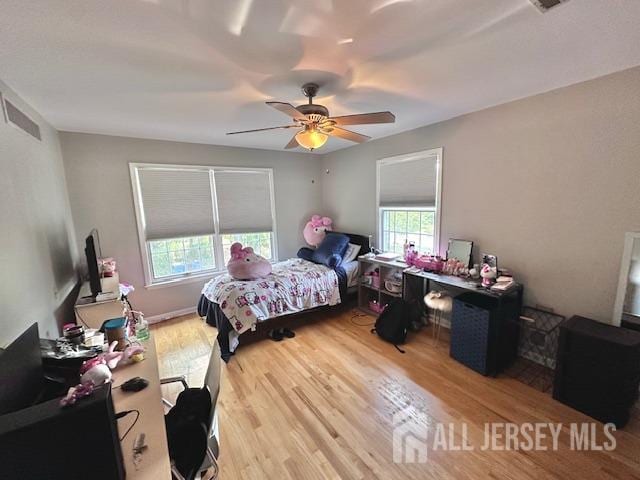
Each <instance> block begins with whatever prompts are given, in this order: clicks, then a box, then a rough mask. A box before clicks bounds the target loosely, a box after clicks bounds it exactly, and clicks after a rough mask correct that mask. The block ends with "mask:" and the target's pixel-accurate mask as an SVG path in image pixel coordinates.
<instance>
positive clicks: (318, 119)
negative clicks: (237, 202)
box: [227, 83, 396, 150]
mask: <svg viewBox="0 0 640 480" xmlns="http://www.w3.org/2000/svg"><path fill="white" fill-rule="evenodd" d="M319 88H320V87H319V86H318V85H317V84H315V83H305V84H304V85H303V86H302V93H303V94H304V95H305V97H307V98H308V99H309V103H308V104H304V105H298V106H297V107H294V106H293V105H291V104H290V103H284V102H266V104H267V105H269V106H270V107H273V108H275V109H276V110H279V111H281V112H282V113H284V114H285V115H289V116H290V117H291V118H293V122H294V123H293V124H292V125H282V126H279V127H267V128H256V129H254V130H243V131H241V132H229V133H227V135H237V134H239V133H251V132H263V131H266V130H280V129H284V128H297V129H299V131H298V132H297V133H296V134H295V135H294V136H293V138H292V139H291V140H290V141H289V143H287V144H286V145H285V147H284V148H286V149H290V148H296V147H297V146H301V147H304V148H308V149H309V150H314V149H316V148H320V147H321V146H323V145H324V144H325V143H326V141H327V139H328V138H329V137H330V136H332V137H339V138H344V139H345V140H350V141H352V142H356V143H362V142H366V141H367V140H369V138H371V137H368V136H366V135H362V134H360V133H356V132H352V131H351V130H346V129H344V128H342V127H343V126H344V125H364V124H370V123H394V122H395V121H396V117H395V115H394V114H393V113H391V112H374V113H361V114H356V115H342V116H340V117H330V116H329V110H328V109H327V107H325V106H324V105H319V104H316V103H313V97H315V96H316V95H317V93H318V89H319Z"/></svg>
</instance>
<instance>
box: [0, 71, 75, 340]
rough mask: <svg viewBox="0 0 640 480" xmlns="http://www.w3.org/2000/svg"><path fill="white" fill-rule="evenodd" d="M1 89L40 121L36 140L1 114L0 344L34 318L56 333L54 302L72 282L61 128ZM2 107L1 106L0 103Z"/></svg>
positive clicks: (43, 330) (0, 87) (43, 332)
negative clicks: (40, 136)
mask: <svg viewBox="0 0 640 480" xmlns="http://www.w3.org/2000/svg"><path fill="white" fill-rule="evenodd" d="M0 92H2V94H3V95H4V96H5V97H6V98H8V99H9V101H11V102H12V103H13V104H14V105H16V106H17V107H18V108H20V109H21V110H22V111H23V112H25V113H26V114H27V115H28V116H29V117H30V118H31V119H32V120H34V121H35V122H37V123H38V124H39V125H40V131H41V135H42V141H41V142H39V141H37V140H36V139H34V138H33V137H31V136H29V135H28V134H26V133H24V132H23V131H22V130H19V129H17V128H15V127H13V126H11V125H10V124H8V123H6V122H5V120H4V118H3V115H2V113H0V172H1V174H0V205H1V209H0V266H1V268H2V278H3V280H2V286H1V287H0V305H1V306H2V313H1V314H0V346H4V345H6V344H8V343H10V342H11V341H13V340H14V339H15V338H16V337H17V336H18V335H19V334H20V333H22V331H24V330H25V328H27V327H28V326H29V325H31V324H32V323H33V322H38V324H39V325H38V326H39V330H40V336H42V337H57V336H58V334H59V331H58V325H57V318H56V317H58V318H59V319H60V321H63V320H62V319H61V318H60V316H59V315H58V314H59V313H60V312H59V307H60V306H61V304H62V303H63V301H64V300H65V298H66V297H67V296H68V295H69V294H70V291H71V289H72V288H73V286H74V285H75V283H77V281H76V275H75V270H74V269H75V267H74V262H75V258H76V254H75V248H72V246H71V244H72V243H73V242H74V241H73V235H74V233H73V224H72V220H71V210H70V208H69V199H68V197H67V190H66V185H65V176H64V167H63V163H62V156H61V153H60V144H59V140H58V133H57V132H56V131H55V130H54V129H53V128H51V127H50V126H49V125H48V124H47V123H46V122H45V121H44V120H43V119H42V118H41V117H40V116H39V115H38V114H37V112H35V111H34V110H32V109H31V108H30V107H29V106H28V105H27V104H26V103H25V102H24V101H22V100H21V99H20V98H19V97H18V96H17V95H16V94H15V93H14V92H13V91H11V90H10V89H9V87H8V86H7V85H5V84H4V83H2V82H0ZM0 110H1V108H0Z"/></svg>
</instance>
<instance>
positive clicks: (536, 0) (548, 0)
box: [531, 0, 569, 13]
mask: <svg viewBox="0 0 640 480" xmlns="http://www.w3.org/2000/svg"><path fill="white" fill-rule="evenodd" d="M568 1H569V0H531V3H533V4H534V5H535V6H536V7H537V8H538V10H540V11H541V12H542V13H545V12H547V11H549V10H551V9H552V8H554V7H557V6H558V5H560V4H561V3H567V2H568Z"/></svg>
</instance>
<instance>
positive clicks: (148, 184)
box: [130, 164, 276, 285]
mask: <svg viewBox="0 0 640 480" xmlns="http://www.w3.org/2000/svg"><path fill="white" fill-rule="evenodd" d="M130 170H131V181H132V185H133V191H134V200H135V208H136V217H137V220H138V234H139V237H140V246H141V250H142V257H143V264H144V267H145V280H146V283H147V285H153V284H157V283H166V282H169V281H176V280H180V279H183V278H185V277H190V276H193V275H194V274H195V275H205V274H211V273H212V272H219V271H223V270H224V268H225V267H224V266H225V265H226V263H227V261H228V260H229V257H230V254H229V248H230V247H231V244H233V243H234V242H241V243H242V244H243V245H244V246H251V247H253V249H254V250H255V251H256V252H257V253H259V254H260V255H262V256H264V257H266V258H268V259H270V260H272V261H276V254H275V252H276V248H275V247H276V245H275V232H274V231H275V216H274V209H273V174H272V170H271V169H248V168H247V169H245V168H229V167H192V166H182V165H180V166H179V165H151V164H131V165H130Z"/></svg>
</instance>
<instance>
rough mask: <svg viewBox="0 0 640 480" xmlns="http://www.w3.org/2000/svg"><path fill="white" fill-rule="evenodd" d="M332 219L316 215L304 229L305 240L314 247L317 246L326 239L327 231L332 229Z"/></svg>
mask: <svg viewBox="0 0 640 480" xmlns="http://www.w3.org/2000/svg"><path fill="white" fill-rule="evenodd" d="M332 223H333V222H332V220H331V219H330V218H329V217H321V216H320V215H314V216H312V217H311V220H309V221H308V222H307V224H306V225H305V226H304V230H303V231H302V236H303V237H304V239H305V241H306V242H307V243H308V244H309V245H311V246H312V247H317V246H318V245H320V243H322V240H324V236H325V234H326V233H327V231H330V230H331V224H332Z"/></svg>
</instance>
